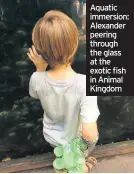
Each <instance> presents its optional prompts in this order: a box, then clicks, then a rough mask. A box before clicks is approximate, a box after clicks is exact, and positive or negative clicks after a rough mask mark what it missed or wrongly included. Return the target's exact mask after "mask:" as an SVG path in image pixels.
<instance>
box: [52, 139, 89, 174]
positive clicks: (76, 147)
mask: <svg viewBox="0 0 134 174" xmlns="http://www.w3.org/2000/svg"><path fill="white" fill-rule="evenodd" d="M87 148H88V147H87V145H86V143H85V142H84V141H83V140H82V138H81V137H77V138H74V139H73V140H71V141H70V142H69V143H68V144H67V145H64V146H58V147H56V148H55V149H54V154H55V155H56V159H55V160H54V162H53V167H54V168H55V169H56V170H66V171H67V173H84V167H85V156H84V151H85V150H87Z"/></svg>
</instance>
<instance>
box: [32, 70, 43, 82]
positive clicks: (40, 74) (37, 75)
mask: <svg viewBox="0 0 134 174" xmlns="http://www.w3.org/2000/svg"><path fill="white" fill-rule="evenodd" d="M44 74H45V72H33V74H32V75H31V80H33V81H34V82H39V81H42V78H44Z"/></svg>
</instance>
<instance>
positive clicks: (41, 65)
mask: <svg viewBox="0 0 134 174" xmlns="http://www.w3.org/2000/svg"><path fill="white" fill-rule="evenodd" d="M27 55H28V57H29V58H30V60H31V61H32V62H33V63H34V65H35V66H36V71H39V72H42V71H46V68H47V66H48V64H47V62H46V61H45V60H44V59H43V58H42V56H41V55H39V54H38V53H37V51H36V49H35V47H34V46H32V48H29V53H27Z"/></svg>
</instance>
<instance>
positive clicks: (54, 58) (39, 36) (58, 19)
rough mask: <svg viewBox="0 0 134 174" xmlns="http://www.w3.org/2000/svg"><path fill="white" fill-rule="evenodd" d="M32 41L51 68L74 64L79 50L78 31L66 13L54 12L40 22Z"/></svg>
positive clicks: (34, 30) (35, 28)
mask: <svg viewBox="0 0 134 174" xmlns="http://www.w3.org/2000/svg"><path fill="white" fill-rule="evenodd" d="M32 40H33V44H34V46H35V48H36V49H37V52H39V53H40V54H41V55H42V57H43V58H44V59H45V60H46V62H47V63H48V64H49V66H50V67H51V68H54V67H56V66H57V65H68V64H71V63H72V62H73V59H74V55H75V53H76V51H77V48H78V29H77V26H76V25H75V23H74V22H73V20H72V19H70V18H69V17H68V16H67V15H65V14H64V13H62V12H60V11H57V10H52V11H49V12H47V13H46V14H45V15H44V17H42V18H41V19H39V20H38V22H37V23H36V25H35V27H34V29H33V33H32Z"/></svg>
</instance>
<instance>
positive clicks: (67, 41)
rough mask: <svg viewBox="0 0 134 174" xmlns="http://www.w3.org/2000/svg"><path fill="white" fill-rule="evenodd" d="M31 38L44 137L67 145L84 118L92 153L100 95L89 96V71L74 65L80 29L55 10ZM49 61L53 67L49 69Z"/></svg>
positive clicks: (34, 92)
mask: <svg viewBox="0 0 134 174" xmlns="http://www.w3.org/2000/svg"><path fill="white" fill-rule="evenodd" d="M32 41H33V44H34V46H32V48H29V53H28V56H29V58H30V59H31V61H32V62H33V63H34V65H35V66H36V72H34V73H33V74H32V76H31V79H30V82H29V93H30V95H31V96H32V97H34V98H35V99H39V100H40V102H41V105H42V107H43V110H44V117H43V134H44V138H45V139H46V141H47V142H49V143H50V144H51V145H52V146H53V147H55V146H59V145H65V144H67V143H68V142H69V141H70V140H71V139H73V138H74V137H76V136H78V135H79V128H80V125H81V124H80V123H81V122H82V130H81V136H82V137H83V140H84V141H85V142H86V143H87V144H88V147H89V148H88V149H89V151H88V154H87V155H88V156H89V154H90V152H91V151H92V150H93V148H94V147H95V144H96V143H97V140H98V130H97V123H96V121H97V118H98V116H99V110H98V106H97V97H96V96H95V97H91V96H86V75H82V74H78V73H76V72H75V71H74V70H73V69H72V67H71V65H72V63H73V60H74V56H75V53H76V51H77V49H78V29H77V27H76V25H75V23H74V22H73V20H72V19H70V18H69V17H68V16H67V15H65V14H63V13H62V12H60V11H56V10H52V11H49V12H47V13H46V14H45V16H43V17H42V18H41V19H39V21H38V22H37V23H36V25H35V27H34V29H33V33H32ZM48 65H49V66H50V68H51V69H50V70H48V71H46V68H47V66H48ZM80 116H81V117H80ZM80 118H81V122H80ZM94 164H96V159H95V158H93V157H87V165H86V166H85V172H88V169H92V167H93V165H94Z"/></svg>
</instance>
